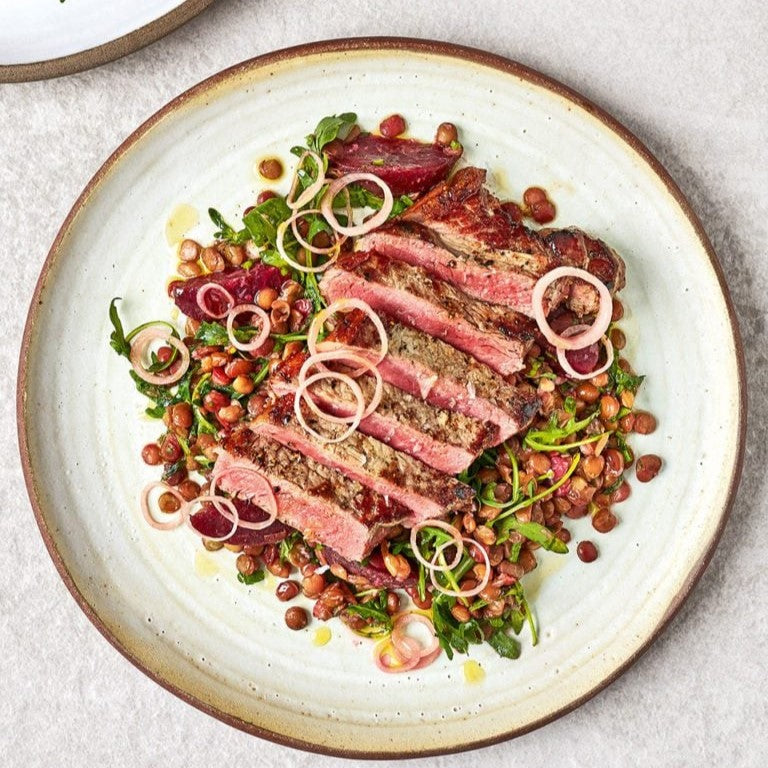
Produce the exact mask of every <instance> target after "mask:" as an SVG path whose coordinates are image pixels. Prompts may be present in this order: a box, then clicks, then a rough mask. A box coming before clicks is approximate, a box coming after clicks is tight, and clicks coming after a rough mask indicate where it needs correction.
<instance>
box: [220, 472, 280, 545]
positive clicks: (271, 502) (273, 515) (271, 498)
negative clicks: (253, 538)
mask: <svg viewBox="0 0 768 768" xmlns="http://www.w3.org/2000/svg"><path fill="white" fill-rule="evenodd" d="M235 471H237V472H250V473H252V474H253V475H255V476H256V477H257V478H258V479H259V481H260V482H261V483H262V485H263V486H264V488H265V489H266V493H265V494H263V495H259V498H258V500H257V501H254V499H253V496H252V495H251V494H249V495H248V496H246V498H248V499H249V501H252V502H254V503H255V504H256V506H258V507H259V508H260V509H263V510H265V511H266V512H267V514H268V515H269V517H267V519H266V520H261V521H260V522H251V521H249V520H240V519H238V522H237V525H239V526H240V528H248V529H249V530H251V531H262V530H264V528H269V526H270V525H272V523H274V522H275V520H276V519H277V499H276V498H275V492H274V491H273V490H272V483H270V482H269V480H267V478H266V477H264V475H262V474H261V473H260V472H258V471H257V470H256V469H255V468H253V467H247V466H237V465H235V466H233V467H229V468H227V469H222V470H219V471H216V470H214V472H213V474H212V475H211V488H210V491H209V493H210V496H211V498H214V499H216V500H217V501H219V500H222V501H223V498H222V497H221V496H216V487H217V485H218V482H219V480H220V479H221V478H222V477H224V476H225V475H228V474H229V473H230V472H235ZM265 499H266V502H267V504H266V505H267V506H268V507H269V509H265V505H264V500H265ZM213 506H214V507H216V510H217V511H218V513H219V514H220V515H221V516H222V517H225V518H226V519H227V520H229V521H230V522H233V521H232V517H231V516H230V514H229V511H226V512H225V511H224V509H223V508H222V507H219V506H218V504H217V503H216V502H214V504H213ZM233 506H234V504H233Z"/></svg>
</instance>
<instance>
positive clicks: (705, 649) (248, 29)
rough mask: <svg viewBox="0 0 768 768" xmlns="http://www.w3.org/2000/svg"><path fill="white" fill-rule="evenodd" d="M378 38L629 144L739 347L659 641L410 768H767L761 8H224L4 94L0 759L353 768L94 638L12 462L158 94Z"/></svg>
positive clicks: (263, 3)
mask: <svg viewBox="0 0 768 768" xmlns="http://www.w3.org/2000/svg"><path fill="white" fill-rule="evenodd" d="M373 34H386V35H403V36H411V37H424V38H433V39H442V40H448V41H452V42H457V43H463V44H466V45H471V46H476V47H479V48H484V49H487V50H490V51H493V52H494V53H498V54H502V55H505V56H508V57H510V58H514V59H517V60H519V61H521V62H523V63H525V64H527V65H529V66H531V67H534V68H537V69H539V70H541V71H542V72H544V73H545V74H548V75H551V76H553V77H555V78H557V79H559V80H561V81H563V82H565V83H566V84H567V85H569V86H571V87H573V88H575V89H577V90H578V91H580V92H581V93H583V94H584V95H585V96H587V97H588V98H590V99H592V100H593V101H595V102H597V103H598V104H600V105H601V106H602V107H604V108H605V109H607V110H608V111H609V112H611V113H612V114H613V115H614V116H616V117H617V118H618V119H619V120H620V121H622V122H623V123H624V124H625V125H626V126H628V127H629V128H630V129H631V130H632V131H634V132H635V133H636V134H637V135H638V136H639V137H640V138H641V140H642V141H643V142H645V143H646V144H647V145H648V146H649V147H650V149H651V150H652V151H653V152H654V153H655V154H656V155H657V157H658V158H659V159H660V160H661V162H662V163H663V164H664V165H665V166H666V167H667V168H668V169H669V170H670V171H671V173H672V175H673V176H674V177H675V179H676V180H677V182H678V183H679V184H680V186H681V187H682V189H683V191H684V193H685V194H686V195H687V196H688V197H689V199H690V201H691V202H692V204H693V207H694V209H695V210H696V211H697V212H698V214H699V216H700V217H701V219H702V221H703V224H704V228H705V230H706V231H707V233H708V235H709V237H710V238H711V240H712V242H713V244H714V247H715V250H716V251H717V253H718V254H719V257H720V260H721V262H722V265H723V268H724V271H725V275H726V278H727V281H728V284H729V286H730V290H731V294H732V297H733V301H734V304H735V307H736V311H737V313H738V316H739V321H740V324H741V331H742V334H743V337H744V343H745V350H746V360H747V377H748V386H749V396H750V413H751V418H750V423H749V429H748V435H747V446H746V452H745V466H744V474H743V479H742V482H741V487H740V490H739V492H738V495H737V497H736V501H735V505H734V508H733V513H732V516H731V519H730V522H729V523H728V526H727V528H726V530H725V534H724V536H723V539H722V541H721V543H720V546H719V547H718V549H717V551H716V552H715V555H714V558H713V560H712V563H711V565H710V566H709V568H708V570H707V571H706V573H705V574H704V576H703V578H702V579H701V581H700V583H699V584H698V586H697V587H696V589H695V590H694V592H693V594H692V595H691V597H690V599H689V600H688V601H687V603H686V604H685V605H684V607H683V608H682V610H681V611H680V613H679V614H678V616H677V617H676V618H675V619H674V620H673V621H672V623H671V624H670V626H669V627H668V628H667V630H666V631H665V632H664V633H663V634H662V636H661V637H660V638H659V639H658V640H657V641H656V642H655V643H654V644H653V646H652V647H651V649H650V650H649V651H648V652H647V653H646V654H645V655H644V656H643V657H642V658H641V659H640V660H639V661H638V662H637V663H636V664H635V665H634V666H633V667H632V668H631V669H630V670H629V671H628V672H627V673H626V674H624V675H623V676H622V677H621V678H620V679H619V680H618V681H616V682H615V683H614V684H613V685H611V686H610V687H609V688H607V689H606V690H605V691H603V692H602V693H600V694H599V695H598V696H596V697H595V698H594V699H592V700H591V701H589V702H588V703H587V704H585V705H584V706H582V707H580V708H579V709H577V710H576V711H574V712H572V713H571V714H569V715H567V716H565V717H563V718H561V719H560V720H558V721H556V722H554V723H552V724H550V725H548V726H546V727H545V728H543V729H541V730H538V731H536V732H534V733H531V734H528V735H526V736H523V737H521V738H518V739H516V740H514V741H512V742H508V743H505V744H500V745H497V746H494V747H490V748H487V749H484V750H479V751H476V752H472V753H469V754H466V755H456V756H448V757H443V758H434V759H425V760H422V761H421V762H422V763H423V764H425V765H435V766H438V765H439V766H457V767H458V766H480V765H487V764H493V765H511V764H515V765H539V766H541V765H549V766H586V765H601V764H602V765H610V766H633V765H653V766H699V765H718V764H723V765H728V766H762V765H765V764H766V762H765V760H766V755H768V731H767V730H766V724H767V723H768V697H766V689H765V679H766V672H767V670H768V668H767V665H766V661H765V660H766V658H768V580H767V579H766V558H765V552H766V551H768V535H766V530H767V528H768V526H766V517H767V515H766V513H768V502H767V501H766V499H765V498H764V497H763V493H768V483H767V482H766V471H765V468H766V463H768V456H766V453H767V451H766V445H767V444H768V428H767V427H766V423H767V420H766V419H765V418H763V417H762V416H761V414H762V411H763V409H764V408H766V409H767V410H768V399H767V398H766V395H765V390H763V389H762V387H764V386H765V385H766V383H767V382H766V375H765V374H766V368H767V365H766V358H767V354H768V352H767V351H768V338H767V337H766V313H767V312H768V277H766V272H765V271H764V270H765V266H766V263H768V262H767V260H766V245H767V244H768V237H766V235H767V229H768V224H767V223H766V222H767V221H768V218H767V217H766V215H765V212H766V210H767V209H768V194H766V188H768V172H766V155H765V148H766V146H768V46H766V42H765V41H766V40H768V10H767V9H766V6H765V4H763V3H760V2H757V1H756V0H736V1H735V2H730V3H715V2H713V1H712V0H691V1H689V2H685V1H684V2H681V3H648V2H641V1H640V0H626V1H625V2H623V3H608V2H600V1H599V0H581V1H580V2H576V1H575V0H566V1H565V2H554V3H542V4H541V5H538V4H536V3H525V4H523V3H516V2H510V1H509V0H508V1H507V2H504V1H503V0H486V2H484V3H483V4H482V6H476V5H474V4H472V5H470V3H466V2H465V3H446V2H442V3H439V2H436V0H418V1H417V0H387V2H384V3H376V4H373V3H370V2H362V0H345V1H344V2H341V1H340V0H326V2H324V3H306V2H300V1H299V0H281V1H280V2H278V0H218V2H216V3H214V4H213V6H211V7H210V8H209V10H208V11H206V12H204V13H203V14H202V15H201V16H199V17H198V18H196V19H195V20H193V21H192V22H191V23H189V24H187V25H186V26H185V27H183V28H181V29H179V30H177V31H176V32H174V33H172V34H171V35H170V36H168V37H167V38H165V39H163V40H161V41H159V42H157V43H155V44H153V45H151V46H150V47H148V48H145V49H144V50H141V51H139V52H137V53H135V54H133V55H131V56H128V57H127V58H124V59H122V60H120V61H116V62H114V63H112V64H109V65H106V66H103V67H101V68H98V69H96V70H93V71H90V72H85V73H82V74H79V75H74V76H70V77H67V78H62V79H58V80H51V81H47V82H36V83H27V84H19V85H0V116H2V134H1V136H0V233H2V237H1V238H0V243H2V246H0V253H2V262H0V263H1V264H2V270H3V278H2V280H0V321H1V323H2V326H1V327H2V329H3V334H2V343H0V426H1V428H2V434H3V435H4V436H5V438H4V439H6V440H7V449H8V459H7V460H6V461H5V462H3V463H2V464H1V465H0V478H1V480H2V488H4V489H5V493H6V494H7V499H6V501H5V503H4V504H3V505H2V512H1V513H0V541H2V542H3V545H2V548H0V566H1V567H0V613H1V614H2V621H0V681H1V682H0V686H1V687H2V695H1V696H0V733H1V734H2V737H1V738H0V744H1V745H2V749H0V764H2V765H3V766H5V765H8V766H11V765H13V766H16V765H18V766H29V767H30V768H31V766H53V765H55V766H58V767H60V768H65V766H80V765H85V764H95V765H110V766H111V765H132V766H137V768H138V767H139V766H142V767H143V766H163V768H171V767H172V766H185V767H188V768H193V767H194V766H212V765H217V764H222V763H226V764H228V765H249V766H267V765H269V766H274V765H278V766H295V767H298V766H309V765H312V766H317V765H320V766H330V765H342V764H344V763H345V761H342V760H338V759H333V758H325V757H318V756H313V755H309V754H305V753H301V752H296V751H292V750H289V749H286V748H283V747H279V746H276V745H274V744H271V743H267V742H262V741H259V740H257V739H255V738H253V737H251V736H248V735H245V734H243V733H240V732H238V731H236V730H234V729H231V728H229V727H228V726H226V725H224V724H222V723H220V722H218V721H216V720H214V719H212V718H210V717H208V716H206V715H204V714H202V713H201V712H198V711H197V710H196V709H193V708H192V707H190V706H188V705H186V704H184V703H183V702H181V701H180V700H178V699H176V698H175V697H173V696H172V695H171V694H169V693H167V692H165V691H164V690H162V689H161V688H160V687H159V686H157V685H156V684H154V683H153V682H151V681H150V680H149V679H148V678H147V677H145V676H144V675H142V674H141V673H140V672H138V671H137V670H136V669H135V668H134V667H133V666H132V665H131V664H129V663H128V662H127V661H126V660H125V659H123V657H122V656H120V654H119V653H117V651H115V650H114V649H113V648H112V647H111V646H110V645H109V644H108V643H107V642H106V641H105V640H104V639H103V638H102V637H101V636H100V634H99V633H98V632H97V631H96V629H94V627H93V626H92V625H91V624H90V622H89V621H88V620H87V619H86V617H85V616H84V615H83V614H82V613H81V611H80V610H79V608H77V606H76V604H75V602H74V601H73V600H72V599H71V597H70V596H69V594H68V592H67V590H66V588H65V586H64V585H63V583H62V582H61V580H60V579H59V577H58V575H57V574H56V571H55V569H54V567H53V565H52V563H51V560H50V558H49V557H48V555H47V553H46V551H45V548H44V546H43V542H42V539H41V537H40V535H39V533H38V531H37V527H36V525H35V521H34V517H33V515H32V511H31V508H30V504H29V501H28V498H27V495H26V491H25V488H24V481H23V479H22V474H21V469H20V466H19V460H18V455H17V448H16V438H15V431H16V426H15V408H14V401H15V387H16V366H17V359H18V354H19V340H20V339H21V334H22V328H23V324H24V319H25V316H26V313H27V308H28V304H29V300H30V297H31V295H32V290H33V287H34V284H35V280H36V278H37V274H38V272H39V270H40V267H41V265H42V263H43V261H44V259H45V256H46V253H47V251H48V248H49V246H50V244H51V242H52V241H53V238H54V236H55V234H56V232H57V230H58V227H59V225H60V224H61V222H62V220H63V218H64V216H65V215H66V213H67V211H68V210H69V208H70V207H71V205H72V203H73V202H74V200H75V198H76V197H77V195H78V194H79V192H80V191H81V189H82V188H83V186H84V185H85V184H86V182H87V181H88V180H89V178H90V177H91V175H92V174H93V173H94V172H95V171H96V170H97V168H98V167H99V166H100V165H101V163H102V162H103V161H104V159H105V158H106V157H107V155H108V154H109V152H111V150H112V149H113V148H114V147H116V146H117V145H118V144H119V143H120V142H121V141H122V140H123V139H124V138H125V137H126V136H127V135H128V134H129V133H130V131H131V130H133V128H134V127H136V126H137V125H138V124H139V123H140V122H141V121H143V120H144V119H145V118H147V117H148V116H149V115H151V114H152V113H153V112H154V111H155V110H157V109H158V108H159V107H161V106H162V105H163V104H164V103H165V102H166V101H167V100H169V99H170V98H172V97H173V96H175V95H177V94H178V93H180V92H181V91H183V90H184V89H186V88H188V87H189V86H191V85H193V84H195V83H196V82H198V81H199V80H201V79H203V78H205V77H207V76H208V75H211V74H213V73H214V72H217V71H218V70H220V69H222V68H224V67H226V66H229V65H231V64H234V63H236V62H238V61H240V60H242V59H246V58H250V57H252V56H254V55H257V54H260V53H263V52H266V51H269V50H272V49H276V48H281V47H285V46H288V45H293V44H298V43H302V42H308V41H311V40H319V39H325V38H333V37H345V36H359V35H373ZM63 343H66V340H63ZM681 386H684V372H681ZM703 417H704V418H705V417H706V415H705V414H703ZM651 565H652V564H649V567H651Z"/></svg>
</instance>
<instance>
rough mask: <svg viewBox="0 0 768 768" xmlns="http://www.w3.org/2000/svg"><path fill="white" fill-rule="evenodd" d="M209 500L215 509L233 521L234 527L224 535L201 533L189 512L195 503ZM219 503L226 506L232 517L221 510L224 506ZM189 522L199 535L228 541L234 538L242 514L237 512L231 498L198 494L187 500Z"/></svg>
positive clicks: (214, 539)
mask: <svg viewBox="0 0 768 768" xmlns="http://www.w3.org/2000/svg"><path fill="white" fill-rule="evenodd" d="M208 502H210V503H211V504H213V507H214V509H215V510H216V511H217V512H218V513H219V514H220V515H221V516H222V517H223V518H225V519H226V520H228V521H229V522H231V523H232V528H231V529H230V530H229V532H228V533H226V534H225V535H224V536H217V537H216V538H214V537H213V536H203V534H202V533H200V531H198V530H197V528H195V526H194V524H193V523H192V514H191V513H190V512H189V510H190V509H192V507H194V505H195V504H206V503H208ZM219 505H222V506H223V507H224V508H226V509H227V510H228V511H229V513H230V514H231V515H232V517H231V518H230V517H227V516H226V515H225V514H223V513H222V511H221V509H222V507H221V506H219ZM187 524H188V525H189V527H190V528H191V529H192V530H193V531H194V532H195V533H196V534H197V535H198V536H202V537H203V538H205V539H208V541H226V540H227V539H230V538H232V536H233V534H234V533H235V531H236V530H237V526H238V525H239V524H240V516H239V515H238V514H237V507H236V506H235V505H234V504H233V503H232V502H231V501H230V500H229V499H225V498H224V497H223V496H212V495H206V496H198V497H197V498H196V499H192V501H189V502H187Z"/></svg>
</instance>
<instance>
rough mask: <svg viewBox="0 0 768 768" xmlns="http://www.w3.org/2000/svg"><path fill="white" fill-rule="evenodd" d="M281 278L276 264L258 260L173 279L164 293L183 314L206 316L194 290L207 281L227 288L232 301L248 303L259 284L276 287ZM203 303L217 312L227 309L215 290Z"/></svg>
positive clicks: (198, 318)
mask: <svg viewBox="0 0 768 768" xmlns="http://www.w3.org/2000/svg"><path fill="white" fill-rule="evenodd" d="M284 281H285V278H284V277H283V276H282V275H281V274H280V270H279V269H277V267H272V266H270V265H268V264H261V263H258V264H254V265H253V267H251V268H250V269H240V268H239V267H232V268H231V269H227V270H225V271H224V272H212V273H211V274H210V275H201V276H200V277H192V278H190V279H189V280H174V281H173V282H172V283H171V284H170V285H169V286H168V295H169V296H170V297H171V298H172V299H173V300H174V301H175V302H176V306H177V307H178V308H179V309H180V310H181V311H182V312H183V313H184V314H185V315H186V316H187V317H191V318H194V319H195V320H210V319H211V315H209V314H207V313H205V312H203V310H202V309H201V308H200V306H199V305H198V303H197V292H198V291H199V290H200V289H201V288H202V287H203V286H204V285H206V284H207V283H215V284H216V285H220V286H221V287H222V288H224V289H226V290H227V291H229V293H230V294H231V295H232V298H233V299H234V300H235V304H251V303H252V302H253V301H254V297H255V296H256V294H257V293H258V292H259V291H260V290H261V289H262V288H274V289H275V290H276V291H279V290H280V286H281V285H282V284H283V282H284ZM205 304H206V306H208V307H209V308H210V309H211V310H213V312H215V313H217V314H218V313H220V312H224V311H226V309H227V302H226V301H225V300H224V297H223V296H222V295H221V293H220V292H219V291H213V290H211V291H209V292H208V294H207V295H206V297H205Z"/></svg>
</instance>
